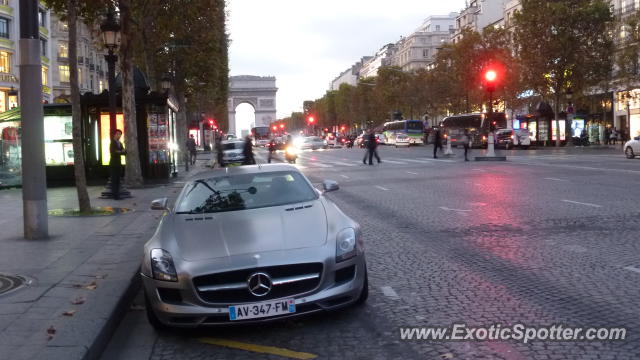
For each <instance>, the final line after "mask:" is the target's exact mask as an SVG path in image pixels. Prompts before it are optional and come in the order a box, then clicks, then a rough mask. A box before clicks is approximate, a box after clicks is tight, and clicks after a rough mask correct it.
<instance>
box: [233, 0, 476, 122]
mask: <svg viewBox="0 0 640 360" xmlns="http://www.w3.org/2000/svg"><path fill="white" fill-rule="evenodd" d="M227 4H228V9H229V14H230V17H229V24H228V31H229V35H230V38H231V45H230V48H229V52H230V54H229V57H230V68H231V75H259V76H268V75H271V76H275V77H276V79H277V86H278V88H279V90H278V97H277V108H278V118H282V117H286V116H288V115H290V114H291V112H292V111H302V102H303V101H304V100H315V99H317V98H319V97H322V95H323V94H324V93H325V91H327V89H328V87H329V83H330V82H331V80H333V79H334V78H335V77H336V76H338V75H339V74H340V73H341V72H342V71H344V70H346V69H347V68H348V67H350V66H351V65H353V64H354V63H356V62H357V61H358V60H360V58H361V57H362V56H367V55H369V56H370V55H373V54H374V53H375V52H376V51H377V50H378V49H379V48H380V47H382V46H383V45H384V44H387V43H390V42H395V41H397V40H399V39H400V36H402V35H405V36H406V35H408V34H410V33H411V32H412V31H413V30H415V29H416V28H417V27H418V26H420V25H421V24H422V21H423V20H424V18H426V17H427V16H429V15H445V14H448V13H450V12H453V11H460V10H461V9H462V8H463V6H464V0H449V1H433V0H391V1H390V0H229V1H228V2H227Z"/></svg>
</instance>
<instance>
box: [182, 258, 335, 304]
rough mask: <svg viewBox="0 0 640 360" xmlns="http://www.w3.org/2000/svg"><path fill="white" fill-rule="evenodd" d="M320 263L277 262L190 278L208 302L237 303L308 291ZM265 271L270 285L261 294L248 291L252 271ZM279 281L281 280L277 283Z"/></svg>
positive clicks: (318, 273)
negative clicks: (265, 292) (277, 263)
mask: <svg viewBox="0 0 640 360" xmlns="http://www.w3.org/2000/svg"><path fill="white" fill-rule="evenodd" d="M322 268H323V266H322V263H305V264H292V265H278V266H269V267H262V268H251V269H244V270H236V271H229V272H223V273H217V274H210V275H204V276H198V277H196V278H194V279H193V284H194V286H195V289H196V292H197V293H198V295H199V296H200V298H201V299H202V300H204V301H206V302H210V303H224V304H240V303H244V302H256V301H265V300H271V299H278V298H283V297H290V296H294V295H300V294H304V293H307V292H310V291H312V290H314V289H316V288H317V287H318V285H319V284H320V280H321V277H322ZM258 272H260V273H265V274H268V275H269V276H270V277H271V279H272V281H273V283H274V284H273V286H272V289H271V291H270V292H269V293H268V294H267V295H264V296H256V295H253V294H252V293H251V292H249V289H248V287H247V279H248V278H249V276H251V275H252V274H254V273H258ZM278 282H281V283H279V284H278Z"/></svg>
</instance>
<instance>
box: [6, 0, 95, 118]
mask: <svg viewBox="0 0 640 360" xmlns="http://www.w3.org/2000/svg"><path fill="white" fill-rule="evenodd" d="M19 5H20V4H19V0H0V112H4V111H7V110H10V109H13V108H15V107H18V106H19V105H20V104H19V98H20V96H19V94H20V72H19V67H18V65H19V59H20V48H19V46H18V43H19V40H20V21H19V19H20V6H19ZM38 25H39V30H40V45H41V46H40V51H41V53H40V59H41V61H42V102H43V103H53V102H68V101H69V94H70V84H69V59H68V56H69V55H68V54H69V46H68V38H69V31H68V27H67V24H66V23H64V22H62V21H60V20H59V18H58V17H57V16H56V15H55V14H53V13H52V12H51V11H50V10H48V9H47V8H45V7H44V5H43V4H40V7H39V9H38ZM78 28H79V30H78V66H79V76H80V79H79V80H80V82H79V85H80V91H81V92H82V93H84V92H88V91H92V92H96V93H98V92H100V91H102V89H104V88H106V83H107V81H106V66H105V65H104V57H103V56H102V55H103V52H102V51H101V50H100V47H99V44H98V42H97V40H98V39H99V34H98V33H97V32H95V31H90V29H89V28H88V27H87V26H86V25H84V24H83V23H79V24H78Z"/></svg>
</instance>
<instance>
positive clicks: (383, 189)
mask: <svg viewBox="0 0 640 360" xmlns="http://www.w3.org/2000/svg"><path fill="white" fill-rule="evenodd" d="M376 188H378V189H380V190H382V191H389V189H387V188H385V187H382V186H378V185H376Z"/></svg>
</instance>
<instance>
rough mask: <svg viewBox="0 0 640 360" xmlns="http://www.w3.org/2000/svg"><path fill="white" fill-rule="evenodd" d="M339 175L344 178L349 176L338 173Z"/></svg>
mask: <svg viewBox="0 0 640 360" xmlns="http://www.w3.org/2000/svg"><path fill="white" fill-rule="evenodd" d="M340 176H342V177H343V178H345V179H349V177H348V176H347V175H340Z"/></svg>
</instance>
